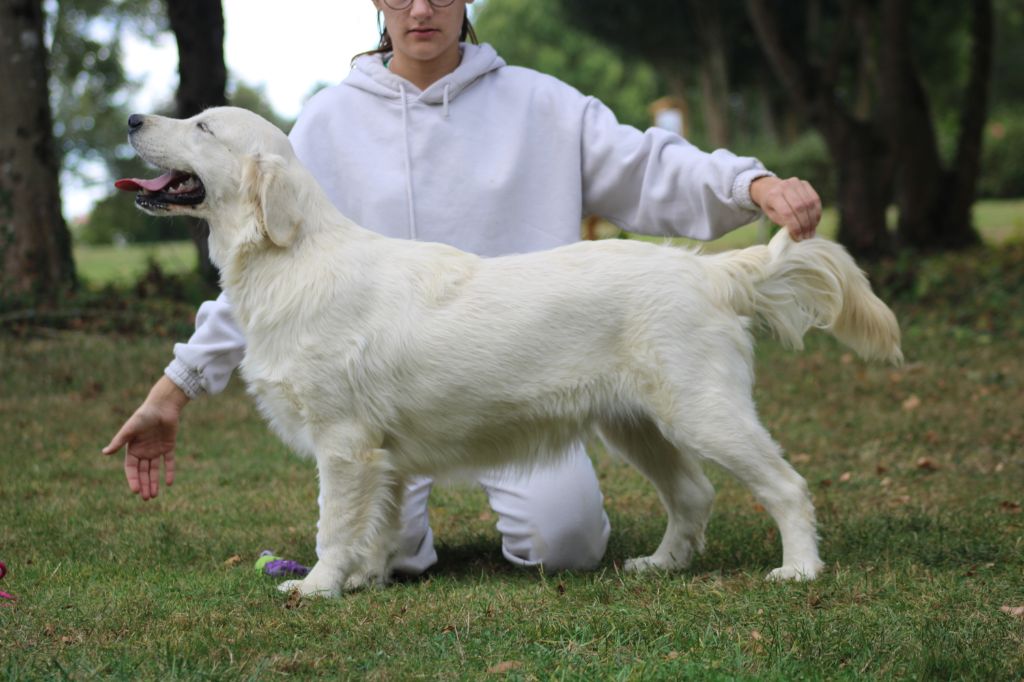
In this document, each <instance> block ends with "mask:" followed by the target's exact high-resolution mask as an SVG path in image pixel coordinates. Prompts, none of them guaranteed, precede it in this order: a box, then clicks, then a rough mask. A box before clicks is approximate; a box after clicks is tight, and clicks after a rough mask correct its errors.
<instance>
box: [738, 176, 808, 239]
mask: <svg viewBox="0 0 1024 682" xmlns="http://www.w3.org/2000/svg"><path fill="white" fill-rule="evenodd" d="M750 199H751V201H753V202H754V203H755V204H757V205H758V206H759V207H760V208H761V211H763V212H764V214H765V216H767V217H768V219H769V220H771V221H772V222H773V223H775V224H776V225H782V226H784V227H785V228H786V229H787V230H789V236H790V237H792V238H793V240H794V241H800V240H801V239H808V238H810V237H813V236H814V233H815V232H816V231H817V229H818V222H819V221H820V220H821V198H820V197H819V196H818V193H817V192H816V191H815V190H814V188H813V187H811V183H809V182H807V181H806V180H801V179H800V178H787V179H785V180H781V179H779V178H776V177H773V176H770V175H766V176H764V177H760V178H757V179H756V180H754V181H753V182H752V183H750Z"/></svg>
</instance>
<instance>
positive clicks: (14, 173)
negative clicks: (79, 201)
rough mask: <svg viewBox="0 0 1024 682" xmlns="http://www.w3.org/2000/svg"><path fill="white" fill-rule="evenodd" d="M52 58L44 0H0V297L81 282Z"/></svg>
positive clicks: (53, 290)
mask: <svg viewBox="0 0 1024 682" xmlns="http://www.w3.org/2000/svg"><path fill="white" fill-rule="evenodd" d="M46 64H47V51H46V46H45V44H44V43H43V8H42V2H41V0H0V83H3V86H2V87H0V121H2V122H3V123H2V124H0V263H2V266H3V271H2V272H0V299H6V298H10V297H13V296H18V295H24V294H30V295H37V296H38V295H52V294H54V293H57V292H58V291H60V290H61V289H68V288H73V287H74V286H75V284H76V278H75V267H74V261H73V260H72V256H71V235H70V233H69V232H68V228H67V224H66V223H65V222H64V217H63V215H62V214H61V203H60V181H59V173H60V164H59V161H58V158H57V153H56V148H55V146H54V142H53V130H52V125H53V121H52V114H51V111H50V101H49V89H48V86H47V75H48V72H47V66H46Z"/></svg>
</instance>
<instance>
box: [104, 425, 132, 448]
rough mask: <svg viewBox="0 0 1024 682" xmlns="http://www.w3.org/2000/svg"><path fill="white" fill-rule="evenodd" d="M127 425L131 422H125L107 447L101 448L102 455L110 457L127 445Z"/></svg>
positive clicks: (128, 433)
mask: <svg viewBox="0 0 1024 682" xmlns="http://www.w3.org/2000/svg"><path fill="white" fill-rule="evenodd" d="M129 424H131V421H127V422H125V423H124V426H122V427H121V430H120V431H118V432H117V433H116V434H114V437H113V438H112V439H111V440H110V443H109V444H108V445H107V447H105V448H103V449H102V450H101V451H100V452H102V453H103V454H104V455H112V454H114V453H115V452H117V451H118V450H120V449H121V448H123V447H124V446H125V445H126V444H127V443H128V441H129V439H130V436H131V430H130V429H129Z"/></svg>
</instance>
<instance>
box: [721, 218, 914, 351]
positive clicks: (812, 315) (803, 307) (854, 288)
mask: <svg viewBox="0 0 1024 682" xmlns="http://www.w3.org/2000/svg"><path fill="white" fill-rule="evenodd" d="M705 259H706V262H707V263H708V264H709V281H710V284H711V285H712V286H713V287H714V288H715V290H716V292H717V295H718V297H719V298H720V300H723V301H724V302H725V303H726V304H727V305H729V306H730V307H731V308H732V309H733V310H735V311H736V312H737V313H739V314H741V315H746V316H749V317H752V318H755V319H757V320H758V321H759V322H760V323H761V324H763V325H764V326H765V327H767V328H768V329H769V330H771V332H772V333H773V334H774V335H775V336H776V337H778V339H779V340H780V341H781V342H782V343H783V344H784V345H786V346H787V347H789V348H793V349H802V348H803V337H804V334H806V333H807V330H808V329H810V328H811V327H818V328H820V329H823V330H825V331H828V332H830V333H831V334H832V335H833V336H835V337H836V338H837V339H838V340H839V341H840V342H842V343H844V344H845V345H847V346H849V347H850V348H851V349H853V350H854V351H855V352H856V353H857V354H858V355H860V356H861V357H863V358H865V359H867V360H885V361H888V362H891V363H893V364H897V365H898V364H900V363H901V362H902V361H903V352H902V351H901V350H900V328H899V324H898V323H897V322H896V316H895V315H894V314H893V312H892V311H891V310H890V309H889V307H888V306H887V305H885V303H883V302H882V301H881V299H879V298H878V297H877V296H875V294H874V292H872V291H871V285H870V284H868V280H867V277H866V276H865V275H864V273H863V272H862V271H861V270H860V268H858V267H857V265H856V263H854V261H853V258H851V257H850V254H848V253H847V252H846V250H845V249H844V248H843V247H842V246H840V245H839V244H836V243H834V242H831V241H828V240H825V239H820V238H816V239H807V240H804V241H801V242H794V241H793V240H792V239H791V238H790V237H789V233H788V232H787V231H786V230H780V231H779V233H778V234H777V235H775V237H774V238H773V239H772V240H771V242H770V243H769V244H768V245H767V246H754V247H750V248H747V249H740V250H737V251H730V252H727V253H722V254H717V255H714V256H708V257H705Z"/></svg>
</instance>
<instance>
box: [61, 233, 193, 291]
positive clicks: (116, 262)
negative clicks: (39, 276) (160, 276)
mask: <svg viewBox="0 0 1024 682" xmlns="http://www.w3.org/2000/svg"><path fill="white" fill-rule="evenodd" d="M150 260H155V261H156V262H157V263H158V264H159V265H160V268H161V269H162V270H163V271H164V272H166V273H169V274H178V273H183V272H189V271H191V270H194V269H195V267H196V247H195V246H194V245H193V244H192V242H191V241H179V242H158V243H154V244H126V245H124V246H86V245H78V246H75V265H76V266H77V268H78V276H79V277H81V278H82V280H83V281H84V282H85V283H86V284H87V285H88V286H89V287H93V288H99V287H102V286H104V285H106V284H114V285H125V284H131V283H132V282H135V281H136V280H137V279H138V278H139V277H140V276H141V275H142V273H144V272H145V271H146V267H147V265H148V263H149V261H150Z"/></svg>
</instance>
